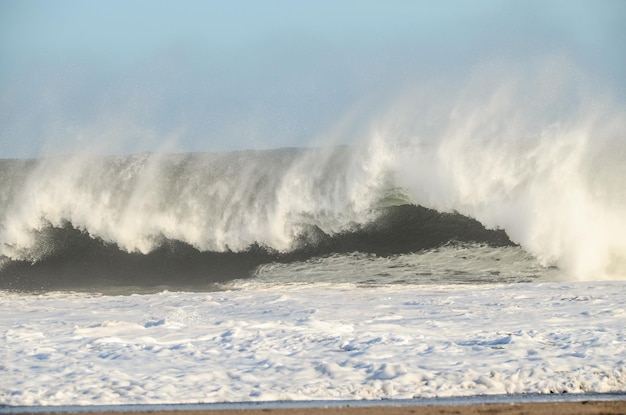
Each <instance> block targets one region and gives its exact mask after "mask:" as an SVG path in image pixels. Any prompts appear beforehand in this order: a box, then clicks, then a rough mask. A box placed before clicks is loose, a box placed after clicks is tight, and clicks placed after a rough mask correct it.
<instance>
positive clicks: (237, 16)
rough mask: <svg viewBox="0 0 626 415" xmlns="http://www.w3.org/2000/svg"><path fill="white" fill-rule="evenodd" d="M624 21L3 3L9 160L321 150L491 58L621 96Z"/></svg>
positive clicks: (348, 7) (544, 15)
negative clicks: (393, 100)
mask: <svg viewBox="0 0 626 415" xmlns="http://www.w3.org/2000/svg"><path fill="white" fill-rule="evenodd" d="M625 21H626V1H621V0H612V1H606V0H605V1H601V0H596V1H576V0H562V1H549V0H545V1H544V0H542V1H521V0H520V1H496V0H494V1H484V0H483V1H347V0H346V1H244V0H234V1H194V0H186V1H164V0H160V1H159V0H124V1H120V0H102V1H97V0H92V1H88V0H50V1H48V0H46V1H44V0H3V1H1V2H0V62H1V65H0V158H1V157H33V156H39V155H43V154H51V153H62V152H68V151H73V150H74V149H77V148H80V147H81V146H90V145H93V144H94V142H98V143H99V145H100V146H102V142H106V143H109V141H110V146H109V147H108V148H107V149H105V151H111V152H135V151H152V150H157V149H158V147H159V146H160V145H161V144H162V143H163V142H165V141H167V140H168V139H169V138H171V137H176V138H177V141H176V150H179V151H218V150H231V149H239V148H271V147H281V146H294V145H296V146H299V145H307V143H309V142H310V140H311V139H312V138H314V137H316V136H318V135H320V134H323V132H324V129H326V128H328V126H329V125H332V124H333V123H335V122H337V121H338V120H339V119H340V117H341V116H342V114H345V113H346V112H348V111H350V110H351V109H352V108H354V107H355V105H356V104H357V103H358V102H360V101H362V100H363V99H364V98H366V97H372V96H376V94H379V93H389V91H391V90H393V89H394V88H397V89H402V88H404V87H406V86H407V85H408V84H414V83H419V82H427V80H428V79H431V78H432V77H433V76H439V75H441V74H442V73H443V74H447V75H448V76H450V77H451V78H454V77H455V76H456V75H457V74H462V73H464V72H466V71H468V68H471V67H472V66H473V65H476V64H480V62H483V61H486V60H489V59H505V60H512V61H514V62H518V63H519V64H522V65H523V63H524V62H528V61H531V60H532V59H533V58H534V57H536V56H540V55H545V54H547V55H549V54H551V53H555V54H560V55H564V56H567V57H568V59H571V60H572V61H573V62H576V64H577V65H580V66H581V68H583V69H584V70H585V71H587V72H590V73H592V74H594V76H595V77H596V78H599V79H601V80H602V82H606V83H608V84H609V85H611V86H612V87H613V89H614V90H616V91H617V93H618V95H619V94H622V95H623V94H624V82H625V81H624V79H625V76H626V48H625V47H624V44H626V29H625V27H626V25H625V24H624V22H625ZM107 145H108V144H107ZM105 147H106V146H105Z"/></svg>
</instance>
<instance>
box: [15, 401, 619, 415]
mask: <svg viewBox="0 0 626 415" xmlns="http://www.w3.org/2000/svg"><path fill="white" fill-rule="evenodd" d="M189 408H190V409H167V406H165V407H163V409H161V410H159V409H156V408H155V409H154V410H132V409H130V408H128V407H127V406H126V407H125V408H120V410H115V409H110V410H108V411H103V412H100V411H98V412H92V411H90V410H89V409H88V408H83V410H82V411H77V412H73V411H70V412H64V411H57V410H52V411H49V410H50V408H49V407H41V408H38V409H39V410H37V411H32V412H28V411H26V412H19V413H20V414H33V415H34V414H37V415H42V414H57V415H58V414H66V413H67V414H74V415H82V414H93V413H98V414H101V415H120V414H133V415H262V414H263V415H267V414H272V415H357V414H363V415H389V414H398V415H408V414H422V415H435V414H438V415H447V414H457V415H479V414H509V415H521V414H537V415H566V414H567V415H576V414H580V415H587V414H605V415H606V414H624V413H626V401H625V400H619V401H576V402H525V403H483V404H478V403H476V404H468V405H416V406H409V405H407V406H395V405H375V406H332V407H300V408H279V407H277V408H274V409H268V408H246V409H243V408H240V409H236V408H234V407H233V408H231V409H191V406H190V407H189ZM4 409H6V408H4ZM31 409H32V408H31ZM47 410H48V411H47ZM3 412H4V411H3Z"/></svg>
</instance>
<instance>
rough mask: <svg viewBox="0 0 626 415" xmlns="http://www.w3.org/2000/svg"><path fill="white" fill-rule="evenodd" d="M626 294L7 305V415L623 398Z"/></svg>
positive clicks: (361, 291)
mask: <svg viewBox="0 0 626 415" xmlns="http://www.w3.org/2000/svg"><path fill="white" fill-rule="evenodd" d="M623 291H624V283H623V282H593V283H580V282H578V283H531V284H524V283H519V284H496V285H493V284H492V285H488V284H486V285H479V286H475V285H463V286H460V285H432V284H429V285H421V286H420V285H415V286H405V285H397V284H396V285H388V286H377V287H375V288H369V289H368V288H356V287H355V286H354V285H352V284H314V285H307V286H302V285H300V286H298V285H292V286H274V287H273V288H269V289H249V290H243V291H225V292H213V293H174V292H164V293H161V294H152V295H132V296H92V295H87V294H70V293H49V294H45V295H24V294H15V293H7V292H4V293H2V294H1V295H2V301H1V302H0V309H1V310H0V311H1V313H2V316H3V318H2V321H1V322H0V337H1V338H2V342H3V356H4V357H3V360H2V366H1V370H2V382H1V383H0V397H1V399H2V403H3V404H5V405H20V406H22V405H108V404H156V403H159V404H165V403H185V402H189V403H193V402H242V401H274V400H335V399H337V400H346V399H355V400H359V399H381V398H385V399H412V398H419V397H452V396H474V395H490V394H494V395H501V394H533V393H538V394H563V393H609V392H623V391H624V389H625V388H626V383H625V382H626V366H624V356H625V355H626V346H625V345H626V338H625V334H624V330H623V328H624V324H625V323H626V301H625V299H624V296H623Z"/></svg>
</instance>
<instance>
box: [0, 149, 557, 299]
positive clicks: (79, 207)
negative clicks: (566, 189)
mask: <svg viewBox="0 0 626 415" xmlns="http://www.w3.org/2000/svg"><path fill="white" fill-rule="evenodd" d="M361 157H363V154H362V150H361V149H358V148H351V147H332V148H325V149H281V150H270V151H242V152H233V153H225V154H168V155H157V154H140V155H131V156H119V157H84V158H78V157H59V158H54V159H44V160H32V161H16V160H5V161H3V162H1V163H0V169H1V170H0V171H1V172H2V177H3V179H4V180H3V183H4V187H5V189H4V191H3V205H4V206H3V210H4V212H3V213H4V218H3V219H4V220H3V223H2V225H3V228H2V231H3V234H2V236H3V245H2V253H3V254H4V255H3V263H2V268H1V269H0V284H1V286H0V287H2V288H3V289H5V290H18V291H37V292H38V291H50V290H78V291H94V292H104V293H132V292H146V291H159V290H163V289H184V290H201V291H206V290H215V289H224V288H226V287H228V286H229V284H230V285H232V283H233V282H234V281H238V282H239V283H241V282H243V281H246V282H250V283H255V282H259V283H263V284H264V285H267V284H270V285H271V284H272V283H277V284H285V283H292V282H293V283H315V282H330V283H332V282H336V283H342V282H343V283H345V282H350V283H358V284H386V283H402V284H423V283H446V282H456V283H465V284H473V283H481V282H483V283H488V282H516V281H518V282H519V281H532V280H534V279H537V278H544V279H545V278H547V277H549V276H551V275H554V274H555V273H556V272H555V271H554V269H553V267H545V266H541V265H540V264H538V262H537V261H536V260H535V259H534V258H532V257H531V256H530V255H529V254H527V253H525V252H524V251H523V249H522V248H520V247H519V246H518V245H516V244H515V243H514V242H512V241H511V240H510V239H509V237H508V236H507V234H506V233H505V231H504V230H502V229H486V228H485V227H484V226H483V225H482V224H481V223H479V222H478V221H476V220H475V219H472V218H470V217H467V216H464V215H462V214H460V213H457V212H454V211H452V212H439V211H437V210H434V209H430V208H425V207H422V206H420V205H418V204H415V203H414V202H412V200H411V199H410V196H409V195H408V193H407V191H406V190H405V189H403V188H401V187H399V186H398V185H397V184H396V183H394V181H393V177H392V175H391V174H390V173H387V172H383V171H382V170H381V171H380V172H377V174H378V177H376V176H374V177H372V176H371V172H369V171H367V170H368V168H369V166H363V165H361V163H362V160H361V159H360V158H361ZM313 166H315V168H316V169H317V170H318V171H312V170H311V169H312V167H313ZM358 174H360V177H359V176H358ZM502 271H505V272H502Z"/></svg>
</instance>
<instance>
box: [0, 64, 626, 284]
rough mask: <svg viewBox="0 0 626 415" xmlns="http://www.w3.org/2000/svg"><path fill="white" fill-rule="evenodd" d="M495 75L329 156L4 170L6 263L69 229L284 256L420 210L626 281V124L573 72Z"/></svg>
mask: <svg viewBox="0 0 626 415" xmlns="http://www.w3.org/2000/svg"><path fill="white" fill-rule="evenodd" d="M495 68H496V69H494V66H491V67H483V68H479V69H476V71H474V73H473V74H472V75H471V76H470V77H469V78H468V79H467V80H466V81H465V83H464V84H463V85H461V86H460V87H457V85H458V82H457V83H455V84H452V83H444V82H433V83H430V84H428V85H426V86H423V85H418V86H417V87H416V88H412V89H408V90H407V91H406V92H405V93H403V94H402V95H401V96H399V97H396V98H394V99H391V100H389V99H388V100H386V101H381V102H379V103H378V104H377V106H372V107H370V109H369V110H368V111H369V115H368V117H369V119H370V120H371V122H369V123H367V124H363V125H358V126H352V127H346V125H349V124H350V122H348V121H346V123H344V124H341V125H340V127H341V128H337V129H335V130H332V131H329V133H328V134H327V135H326V136H322V137H321V138H320V141H319V142H318V144H319V143H322V144H323V146H322V147H319V148H311V149H308V150H307V149H302V150H295V149H291V150H289V149H285V150H280V151H262V152H258V151H243V152H231V153H215V154H178V155H176V154H165V153H164V154H138V155H132V156H117V157H94V156H86V155H80V154H75V155H73V156H67V157H56V158H47V159H43V160H39V161H32V162H17V161H15V162H7V163H13V164H6V165H5V167H4V169H5V171H4V172H3V174H4V175H5V177H6V178H7V179H6V180H3V200H2V212H3V216H2V222H1V223H0V225H1V228H0V231H1V233H0V240H1V242H2V245H1V254H2V255H3V256H4V257H5V258H11V259H14V260H26V261H35V262H37V261H40V260H41V259H43V258H45V257H46V256H47V255H49V254H50V253H51V252H53V251H54V249H56V248H55V245H58V244H59V241H54V240H53V241H50V239H49V238H50V237H49V235H48V234H47V233H46V231H45V230H46V229H47V228H49V227H51V226H52V227H54V228H63V227H65V226H68V225H69V226H70V227H72V228H75V229H77V230H80V231H82V232H84V233H86V234H87V235H89V236H90V237H91V238H95V239H98V240H101V241H103V242H105V243H111V244H114V245H115V246H117V247H118V248H119V249H121V250H123V251H127V252H140V253H143V254H147V253H149V252H151V251H154V250H155V249H158V248H159V247H160V246H162V244H163V243H164V241H171V240H173V241H181V242H184V243H185V244H189V245H190V246H192V247H194V248H195V249H197V250H199V251H203V252H227V251H228V252H230V251H234V252H242V251H246V250H248V249H250V247H251V246H255V245H256V246H261V247H265V248H267V249H270V250H273V251H276V252H282V253H287V252H289V251H291V250H294V249H298V247H301V246H302V243H306V244H309V243H313V244H314V243H315V240H316V238H318V237H316V236H315V235H316V233H315V232H318V233H319V234H320V235H326V236H333V235H340V234H345V233H346V232H355V231H358V230H359V229H363V226H368V224H370V223H373V221H375V220H376V218H378V217H380V216H381V215H382V214H383V212H384V209H385V208H386V207H389V206H399V205H403V204H416V205H422V206H425V207H429V208H435V209H437V210H439V211H441V212H459V213H461V214H463V215H468V216H470V217H473V218H476V219H477V220H478V221H480V222H481V223H482V224H483V225H485V226H487V227H489V228H500V229H503V230H504V231H505V232H506V233H507V234H508V236H509V237H510V238H511V240H512V241H513V242H515V243H518V244H520V245H521V246H522V248H524V249H525V250H527V251H528V252H529V253H531V254H532V255H534V256H535V257H536V258H537V259H538V260H539V261H540V262H541V263H542V264H544V265H545V266H549V265H557V266H558V267H559V268H561V269H562V270H563V271H564V273H565V275H567V276H569V277H571V278H580V279H599V278H619V277H623V276H624V275H626V274H625V268H624V261H625V259H626V243H625V242H624V238H623V235H624V234H625V233H626V220H625V219H624V215H623V212H624V209H625V208H626V183H625V182H624V180H626V179H624V178H625V177H626V167H625V166H624V163H623V160H624V159H626V145H625V144H624V131H626V129H625V128H626V111H625V110H624V108H623V107H619V106H617V105H616V104H615V103H613V102H611V101H610V99H609V98H608V96H607V95H604V94H601V93H599V92H598V91H593V90H590V89H589V88H588V87H587V86H586V85H587V84H585V83H583V82H581V80H582V79H583V78H582V76H581V75H580V74H578V73H576V72H575V71H574V70H572V68H571V67H570V66H568V65H564V64H542V65H538V66H537V69H536V70H535V71H534V72H532V73H528V72H527V73H524V74H516V73H514V71H511V68H510V67H507V66H506V65H500V66H499V67H498V66H495ZM373 108H375V109H373ZM349 118H350V120H354V118H351V117H349ZM352 122H354V121H352ZM355 131H358V132H359V134H360V135H359V137H358V138H357V139H356V142H357V143H356V144H354V145H353V146H350V147H344V146H339V147H337V146H334V145H332V144H335V140H339V141H341V140H343V139H346V137H345V136H342V132H343V133H346V132H349V133H350V134H355ZM348 138H349V139H351V141H355V139H354V137H348ZM315 229H316V230H317V231H315V232H313V233H311V232H312V230H315ZM46 235H48V236H46ZM47 238H48V239H47ZM302 238H304V240H303V239H302ZM303 241H304V242H303ZM387 242H388V241H387ZM381 243H382V242H381Z"/></svg>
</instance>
